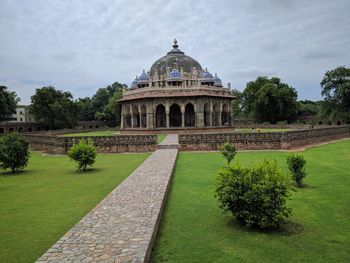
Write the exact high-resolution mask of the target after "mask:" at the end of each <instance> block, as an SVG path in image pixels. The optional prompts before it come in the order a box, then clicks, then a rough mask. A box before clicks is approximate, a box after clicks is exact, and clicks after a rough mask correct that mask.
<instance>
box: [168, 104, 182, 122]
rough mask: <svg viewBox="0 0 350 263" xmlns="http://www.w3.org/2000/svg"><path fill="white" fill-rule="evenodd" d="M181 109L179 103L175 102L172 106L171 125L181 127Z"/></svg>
mask: <svg viewBox="0 0 350 263" xmlns="http://www.w3.org/2000/svg"><path fill="white" fill-rule="evenodd" d="M181 122H182V119H181V109H180V106H179V105H177V104H173V105H171V107H170V113H169V125H170V127H181Z"/></svg>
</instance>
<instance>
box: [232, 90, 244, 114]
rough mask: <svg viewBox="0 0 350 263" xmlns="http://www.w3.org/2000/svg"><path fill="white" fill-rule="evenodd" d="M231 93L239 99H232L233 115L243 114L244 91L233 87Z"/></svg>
mask: <svg viewBox="0 0 350 263" xmlns="http://www.w3.org/2000/svg"><path fill="white" fill-rule="evenodd" d="M231 94H232V95H233V96H235V97H237V99H234V100H232V113H233V116H235V117H238V116H241V115H242V92H240V91H239V90H237V89H233V90H232V91H231Z"/></svg>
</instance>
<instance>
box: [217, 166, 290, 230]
mask: <svg viewBox="0 0 350 263" xmlns="http://www.w3.org/2000/svg"><path fill="white" fill-rule="evenodd" d="M289 196H290V187H289V179H288V176H286V175H285V174H283V173H282V171H281V170H280V169H279V168H278V167H277V162H276V161H272V162H269V161H263V162H262V163H260V164H259V165H257V166H256V167H253V168H246V167H241V166H239V165H235V166H231V167H226V168H222V169H221V170H220V172H219V176H218V183H217V188H216V197H217V198H218V200H219V206H220V208H222V209H223V210H224V211H225V212H231V213H232V214H233V215H234V216H235V217H236V219H237V220H238V222H240V223H241V224H243V225H245V226H248V227H257V228H276V227H279V226H280V225H281V224H282V223H283V222H284V220H285V218H287V217H288V216H289V215H290V214H291V209H290V208H288V207H287V205H286V202H287V199H288V197H289Z"/></svg>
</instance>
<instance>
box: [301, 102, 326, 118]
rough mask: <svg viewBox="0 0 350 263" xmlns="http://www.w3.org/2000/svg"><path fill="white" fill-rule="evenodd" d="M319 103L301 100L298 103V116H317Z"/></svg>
mask: <svg viewBox="0 0 350 263" xmlns="http://www.w3.org/2000/svg"><path fill="white" fill-rule="evenodd" d="M320 108H321V103H320V102H319V101H311V100H301V101H298V115H319V114H320V111H321V109H320Z"/></svg>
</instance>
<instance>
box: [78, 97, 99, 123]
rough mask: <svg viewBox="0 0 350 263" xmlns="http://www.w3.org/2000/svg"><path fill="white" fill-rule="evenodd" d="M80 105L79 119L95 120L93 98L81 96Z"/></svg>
mask: <svg viewBox="0 0 350 263" xmlns="http://www.w3.org/2000/svg"><path fill="white" fill-rule="evenodd" d="M77 104H78V107H79V120H80V121H92V120H94V114H95V112H94V111H93V108H92V100H91V99H90V98H89V97H85V98H79V99H78V100H77Z"/></svg>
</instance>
